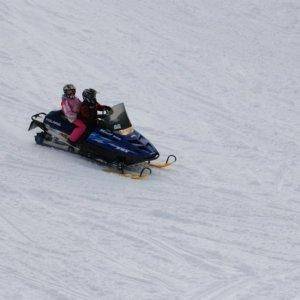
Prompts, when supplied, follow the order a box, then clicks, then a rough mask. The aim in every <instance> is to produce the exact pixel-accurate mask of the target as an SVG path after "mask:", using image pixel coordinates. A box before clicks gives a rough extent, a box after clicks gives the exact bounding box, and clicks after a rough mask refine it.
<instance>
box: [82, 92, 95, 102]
mask: <svg viewBox="0 0 300 300" xmlns="http://www.w3.org/2000/svg"><path fill="white" fill-rule="evenodd" d="M96 94H97V91H96V90H94V89H85V90H84V91H83V92H82V98H83V100H84V101H86V102H87V103H88V104H90V105H95V104H96V103H97V99H96Z"/></svg>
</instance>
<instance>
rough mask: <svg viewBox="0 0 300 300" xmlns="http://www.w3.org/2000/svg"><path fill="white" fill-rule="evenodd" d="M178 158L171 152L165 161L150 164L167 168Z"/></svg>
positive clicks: (150, 163) (150, 164)
mask: <svg viewBox="0 0 300 300" xmlns="http://www.w3.org/2000/svg"><path fill="white" fill-rule="evenodd" d="M176 160H177V157H176V156H175V155H173V154H170V155H169V156H168V157H167V159H166V161H165V162H155V161H153V162H149V163H148V165H149V166H151V167H155V168H159V169H162V168H166V167H169V166H170V165H172V164H173V163H174V162H175V161H176Z"/></svg>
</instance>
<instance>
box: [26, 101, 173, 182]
mask: <svg viewBox="0 0 300 300" xmlns="http://www.w3.org/2000/svg"><path fill="white" fill-rule="evenodd" d="M31 120H32V121H31V124H30V126H29V129H28V130H32V129H34V128H37V127H38V128H40V129H42V131H41V132H38V133H37V134H36V135H35V142H36V143H37V144H38V145H46V146H50V147H55V148H58V149H62V150H66V151H69V152H72V153H78V154H80V155H82V156H85V157H88V158H90V159H93V160H95V161H97V162H99V163H101V164H105V165H107V166H109V167H113V169H116V170H118V171H119V172H120V174H122V175H125V176H128V177H131V178H143V177H147V175H149V174H151V169H150V168H149V166H154V167H158V168H163V167H166V166H169V165H170V164H172V163H173V162H175V161H176V157H175V156H174V155H169V156H168V157H167V159H166V161H165V162H163V163H155V162H153V160H156V159H157V158H158V157H159V152H158V151H157V149H156V148H155V147H154V146H153V145H152V144H151V143H150V142H149V140H147V139H146V138H145V137H144V136H143V135H141V134H140V133H139V132H138V131H136V130H135V129H134V128H133V127H132V124H131V122H130V120H129V118H128V115H127V112H126V109H125V106H124V104H123V103H119V104H117V105H115V106H113V107H112V110H111V111H110V112H108V111H105V112H104V113H102V114H100V115H98V120H99V122H98V124H99V125H97V126H96V127H95V128H92V129H88V130H87V132H86V134H85V138H84V140H83V141H82V142H81V143H80V147H77V146H74V145H70V144H69V143H68V136H69V134H70V133H71V132H72V131H73V129H74V125H73V124H72V123H70V122H69V121H68V120H67V119H66V118H65V116H64V114H63V112H62V111H61V110H58V111H51V112H49V113H48V114H45V113H43V112H41V113H38V114H35V115H33V116H32V117H31ZM137 165H138V166H142V168H141V170H140V171H139V172H133V173H132V172H130V173H129V172H128V167H129V166H137Z"/></svg>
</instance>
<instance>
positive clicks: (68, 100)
mask: <svg viewBox="0 0 300 300" xmlns="http://www.w3.org/2000/svg"><path fill="white" fill-rule="evenodd" d="M63 91H64V94H63V95H62V99H61V107H62V111H63V112H64V114H65V116H66V117H67V119H68V120H69V122H71V123H72V124H74V125H75V128H74V130H73V131H72V133H71V134H70V135H69V138H68V142H69V143H70V144H72V145H74V144H76V143H77V142H78V141H79V139H80V138H81V136H82V135H83V134H84V132H85V130H86V125H85V124H84V123H83V122H82V121H81V120H80V119H77V114H78V113H79V109H80V105H81V101H80V100H79V99H78V98H77V97H76V96H75V95H76V88H75V86H74V85H73V84H67V85H65V86H64V88H63Z"/></svg>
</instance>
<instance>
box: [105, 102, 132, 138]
mask: <svg viewBox="0 0 300 300" xmlns="http://www.w3.org/2000/svg"><path fill="white" fill-rule="evenodd" d="M104 122H105V126H106V128H107V129H109V130H111V131H117V132H118V133H119V134H122V135H127V134H129V133H131V132H132V131H133V128H132V125H131V122H130V120H129V118H128V116H127V112H126V109H125V105H124V103H119V104H117V105H114V106H113V107H112V114H110V115H108V116H106V117H105V119H104Z"/></svg>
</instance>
